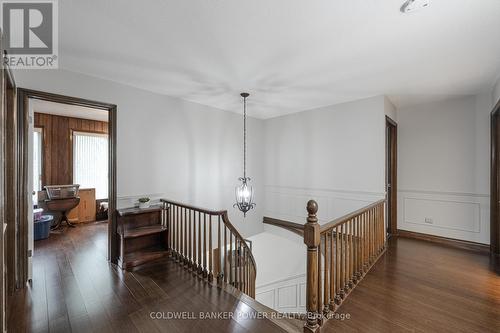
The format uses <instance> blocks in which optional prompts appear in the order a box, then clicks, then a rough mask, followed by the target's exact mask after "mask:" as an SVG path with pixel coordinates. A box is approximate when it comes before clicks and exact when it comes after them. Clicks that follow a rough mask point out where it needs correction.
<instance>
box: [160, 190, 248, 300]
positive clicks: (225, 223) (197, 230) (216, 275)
mask: <svg viewBox="0 0 500 333" xmlns="http://www.w3.org/2000/svg"><path fill="white" fill-rule="evenodd" d="M161 202H162V205H163V214H162V221H163V223H164V224H165V226H167V229H168V232H167V238H168V239H167V242H168V247H169V249H170V250H171V253H172V257H173V258H174V259H175V260H176V261H177V262H178V263H179V264H181V265H183V266H184V267H185V268H186V269H188V270H190V271H192V272H193V274H195V275H198V276H200V277H202V278H203V279H206V280H208V281H209V282H214V279H215V280H216V282H217V284H218V285H219V286H222V285H223V284H227V285H231V286H233V287H234V288H236V289H238V290H240V291H242V292H244V293H245V294H247V295H249V296H251V297H255V278H256V276H257V266H256V264H255V259H254V257H253V255H252V251H251V249H250V247H249V246H248V244H247V241H246V240H245V239H244V238H243V237H242V236H241V235H240V233H239V232H238V230H236V228H235V227H234V226H233V225H232V224H231V222H230V221H229V218H228V214H227V211H226V210H219V211H216V210H209V209H204V208H199V207H194V206H190V205H187V204H184V203H180V202H175V201H171V200H167V199H161Z"/></svg>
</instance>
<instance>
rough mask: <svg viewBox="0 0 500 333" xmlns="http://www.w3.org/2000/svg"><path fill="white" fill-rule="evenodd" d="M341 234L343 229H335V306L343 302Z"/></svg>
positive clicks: (337, 227)
mask: <svg viewBox="0 0 500 333" xmlns="http://www.w3.org/2000/svg"><path fill="white" fill-rule="evenodd" d="M340 232H342V231H341V227H339V226H336V227H335V263H336V268H335V304H337V305H339V304H340V302H341V301H342V297H341V287H340V286H341V283H342V269H341V266H342V260H341V255H342V248H341V246H342V243H341V242H340Z"/></svg>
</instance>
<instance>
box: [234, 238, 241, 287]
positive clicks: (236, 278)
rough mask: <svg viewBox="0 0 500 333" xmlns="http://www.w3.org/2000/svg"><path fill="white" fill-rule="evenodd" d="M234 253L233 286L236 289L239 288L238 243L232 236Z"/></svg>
mask: <svg viewBox="0 0 500 333" xmlns="http://www.w3.org/2000/svg"><path fill="white" fill-rule="evenodd" d="M234 247H235V249H234V252H235V259H236V262H235V265H234V266H235V274H234V286H235V287H236V288H237V289H238V288H239V283H240V241H239V239H238V238H237V237H236V235H234Z"/></svg>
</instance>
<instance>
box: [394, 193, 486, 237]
mask: <svg viewBox="0 0 500 333" xmlns="http://www.w3.org/2000/svg"><path fill="white" fill-rule="evenodd" d="M398 193H399V198H398V206H399V207H400V210H399V212H398V229H401V230H406V231H411V232H416V233H422V234H428V235H434V236H438V237H445V238H452V239H458V240H463V241H469V242H475V243H481V244H489V230H490V225H489V215H490V212H489V207H490V202H489V200H490V199H489V195H483V194H477V193H460V192H444V191H423V190H406V189H400V190H399V191H398ZM426 220H427V221H426Z"/></svg>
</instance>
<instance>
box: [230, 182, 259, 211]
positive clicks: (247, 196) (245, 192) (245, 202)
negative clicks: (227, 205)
mask: <svg viewBox="0 0 500 333" xmlns="http://www.w3.org/2000/svg"><path fill="white" fill-rule="evenodd" d="M239 180H240V181H241V185H239V186H237V187H236V189H235V194H236V203H235V204H234V206H233V207H238V209H239V210H241V211H242V212H243V215H244V216H246V214H247V212H248V211H249V210H250V209H252V208H254V207H255V203H253V202H252V200H253V188H252V186H250V185H248V183H247V182H248V181H250V178H239Z"/></svg>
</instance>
